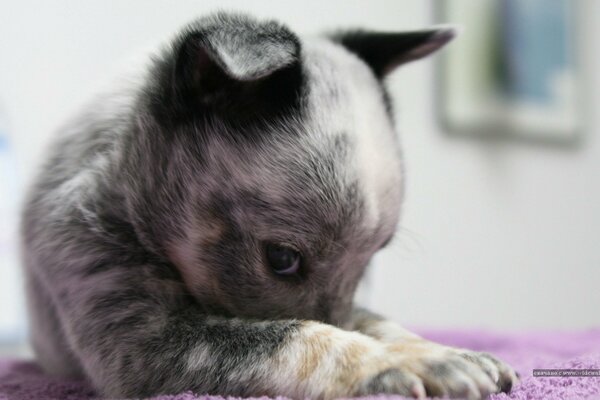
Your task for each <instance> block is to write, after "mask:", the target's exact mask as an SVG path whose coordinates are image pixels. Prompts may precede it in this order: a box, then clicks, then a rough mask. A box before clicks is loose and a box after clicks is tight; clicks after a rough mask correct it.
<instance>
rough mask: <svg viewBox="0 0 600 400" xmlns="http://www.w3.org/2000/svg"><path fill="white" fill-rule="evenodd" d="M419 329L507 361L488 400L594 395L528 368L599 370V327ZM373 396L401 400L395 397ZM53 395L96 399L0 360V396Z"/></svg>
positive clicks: (595, 390)
mask: <svg viewBox="0 0 600 400" xmlns="http://www.w3.org/2000/svg"><path fill="white" fill-rule="evenodd" d="M421 333H422V334H423V336H425V337H428V338H430V339H432V340H435V341H438V342H442V343H446V344H450V345H454V346H460V347H467V348H471V349H474V350H484V351H489V352H492V353H494V354H496V355H497V356H498V357H500V358H502V359H504V360H506V361H507V362H509V363H510V364H512V365H513V366H514V367H515V368H516V369H517V371H518V372H519V374H520V375H521V383H520V384H519V385H518V386H516V387H515V388H514V389H513V391H512V393H511V394H510V395H506V394H500V395H494V396H492V397H491V398H492V399H494V400H504V399H519V400H525V399H549V400H554V399H561V400H562V399H569V400H578V399H587V400H590V399H597V400H600V377H569V378H565V377H543V378H540V377H534V376H532V370H533V369H534V368H544V369H548V368H565V369H583V368H586V369H600V328H599V329H592V330H588V331H583V332H554V333H549V332H544V333H540V332H537V333H521V334H515V333H513V334H501V333H492V332H489V331H473V330H470V331H459V330H444V331H440V330H438V331H421ZM376 398H377V399H386V400H402V399H403V398H402V397H399V396H378V397H376ZM54 399H66V400H82V399H86V400H87V399H98V398H97V397H95V396H94V392H93V391H92V390H91V389H90V388H89V386H87V385H86V384H85V383H84V382H77V381H66V380H60V379H55V378H51V377H48V376H46V375H44V374H43V373H42V372H41V371H40V369H39V368H38V367H37V366H36V365H35V364H34V363H32V362H28V361H15V360H0V400H54ZM152 400H223V398H222V397H219V396H209V395H203V394H193V393H191V392H187V393H180V394H174V395H170V396H159V397H155V398H153V399H152ZM230 400H232V399H230ZM262 400H267V399H265V398H263V399H262ZM279 400H283V399H279Z"/></svg>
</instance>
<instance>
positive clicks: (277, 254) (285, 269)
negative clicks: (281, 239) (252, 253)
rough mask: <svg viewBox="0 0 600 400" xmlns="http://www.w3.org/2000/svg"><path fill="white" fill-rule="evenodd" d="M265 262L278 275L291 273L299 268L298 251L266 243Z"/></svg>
mask: <svg viewBox="0 0 600 400" xmlns="http://www.w3.org/2000/svg"><path fill="white" fill-rule="evenodd" d="M266 255H267V262H268V263H269V267H271V269H272V270H273V271H274V272H275V273H276V274H279V275H292V274H295V273H296V272H298V270H299V269H300V259H301V257H300V253H298V252H297V251H296V250H294V249H291V248H289V247H286V246H280V245H278V244H272V243H270V244H267V248H266Z"/></svg>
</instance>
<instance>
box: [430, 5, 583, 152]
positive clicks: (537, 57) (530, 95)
mask: <svg viewBox="0 0 600 400" xmlns="http://www.w3.org/2000/svg"><path fill="white" fill-rule="evenodd" d="M435 7H436V10H435V11H436V19H437V21H438V22H443V23H453V24H458V25H462V26H463V28H464V31H463V34H462V35H461V38H460V40H457V41H456V43H455V45H454V46H453V47H452V48H450V49H448V50H447V52H446V54H445V55H444V57H442V58H441V61H440V64H439V68H440V70H439V71H438V72H439V74H438V76H439V84H438V88H439V89H440V90H439V93H438V96H437V101H438V104H437V113H438V117H439V119H440V120H441V121H442V123H443V125H444V127H445V128H446V130H447V131H449V132H451V133H453V134H466V135H471V136H475V137H478V138H494V139H498V138H500V139H503V138H511V139H519V140H526V141H531V142H538V143H552V144H563V145H567V144H575V143H577V141H578V138H579V136H580V134H579V132H580V131H581V128H582V125H583V124H582V118H583V117H582V114H583V113H582V111H581V110H582V102H581V87H580V85H581V82H580V81H581V76H580V73H579V68H578V65H577V64H578V62H577V57H576V44H575V42H576V40H575V39H576V37H577V36H578V35H577V32H576V29H575V28H576V24H575V14H576V11H577V10H576V8H577V6H576V2H574V1H570V0H503V1H494V0H459V1H453V2H436V3H435Z"/></svg>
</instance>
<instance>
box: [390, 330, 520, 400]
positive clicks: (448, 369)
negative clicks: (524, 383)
mask: <svg viewBox="0 0 600 400" xmlns="http://www.w3.org/2000/svg"><path fill="white" fill-rule="evenodd" d="M389 348H390V350H391V351H392V352H393V353H394V354H397V355H398V356H399V357H400V358H401V359H402V360H401V362H400V364H401V365H400V366H399V367H398V370H399V371H402V372H403V373H404V374H410V376H416V377H417V378H418V379H419V380H420V382H421V384H422V390H421V388H419V389H418V390H413V393H412V395H413V396H415V397H425V396H430V397H434V396H436V397H437V396H446V397H450V398H466V399H484V398H486V397H487V396H489V395H490V394H492V393H498V392H509V391H510V390H511V388H512V386H513V385H514V384H515V383H516V382H517V376H516V374H515V372H514V371H513V369H512V368H510V367H509V366H508V365H506V364H505V363H503V362H501V361H499V360H498V359H496V358H495V357H493V356H491V355H489V354H487V353H481V352H474V351H469V350H464V349H456V348H452V347H447V346H442V345H438V344H435V343H431V342H427V341H423V340H421V341H420V340H409V341H407V342H405V343H400V344H392V345H390V346H389Z"/></svg>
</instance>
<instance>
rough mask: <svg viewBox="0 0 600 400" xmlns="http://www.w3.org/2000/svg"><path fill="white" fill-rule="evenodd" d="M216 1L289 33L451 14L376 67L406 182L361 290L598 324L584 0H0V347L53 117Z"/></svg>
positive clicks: (596, 71)
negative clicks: (390, 236) (399, 57)
mask: <svg viewBox="0 0 600 400" xmlns="http://www.w3.org/2000/svg"><path fill="white" fill-rule="evenodd" d="M542 3H543V5H542ZM215 9H227V10H228V9H233V10H244V11H248V12H250V13H252V14H254V15H256V16H259V17H274V18H277V19H280V20H282V21H284V22H285V23H287V24H289V25H290V26H291V27H292V28H293V29H294V30H296V31H298V32H303V33H318V32H320V31H323V30H326V29H330V28H335V27H357V26H359V27H365V28H373V29H378V30H391V31H397V30H408V29H420V28H423V27H427V26H429V25H431V24H434V23H440V22H450V23H459V24H461V25H462V26H463V28H464V29H463V32H462V34H461V36H460V38H459V39H458V40H457V41H456V42H455V43H453V44H451V45H450V46H449V47H448V48H447V49H446V50H444V51H443V52H442V53H441V54H439V55H436V56H435V57H433V58H431V59H428V60H426V61H420V62H416V63H414V64H410V65H407V66H405V67H403V68H401V69H399V70H398V71H396V72H394V73H393V74H392V75H391V76H390V77H389V78H388V80H387V85H388V87H389V91H390V93H391V95H392V97H393V99H394V108H395V112H396V114H397V116H398V118H397V127H398V132H399V135H400V136H401V141H402V143H403V149H404V156H405V166H406V169H407V176H408V178H407V194H406V200H405V204H404V211H403V212H404V215H403V219H402V222H401V224H400V226H399V230H398V234H397V236H396V239H395V241H394V242H393V244H392V245H390V246H389V247H388V248H387V249H385V250H384V251H382V252H381V253H380V254H378V255H377V256H376V257H375V259H374V261H373V263H372V266H371V272H370V274H369V276H368V280H367V282H366V285H365V288H364V291H363V292H362V294H361V299H362V301H363V302H365V303H367V304H368V305H369V306H370V307H372V308H373V309H375V310H377V311H379V312H381V313H383V314H384V315H387V316H388V317H390V318H392V319H394V320H396V321H399V322H401V323H403V324H405V325H407V326H410V327H461V328H462V327H464V328H479V327H482V328H490V329H500V330H526V329H584V328H588V327H592V326H600V315H599V313H598V310H599V309H600V290H599V287H600V139H599V137H598V134H597V132H598V131H599V130H600V113H598V112H597V110H596V108H597V107H598V104H600V41H598V40H597V38H598V37H600V2H598V1H595V0H577V1H575V0H573V1H565V0H519V1H511V0H505V1H500V0H497V1H496V0H494V1H492V0H488V1H482V0H453V1H452V2H441V1H434V0H431V1H424V0H369V1H367V0H363V1H349V0H338V1H326V2H325V1H321V0H303V1H282V0H278V1H275V0H263V1H259V0H252V1H248V0H238V1H233V0H230V1H225V0H212V1H209V0H202V1H201V0H197V1H192V0H179V1H177V2H172V1H168V0H129V1H127V2H123V1H117V0H110V1H107V0H105V1H78V0H71V1H67V0H57V1H52V2H48V1H42V0H39V1H31V0H19V1H16V0H15V1H9V0H1V1H0V54H1V56H0V167H1V171H0V263H1V265H0V354H9V353H10V354H14V353H27V347H26V346H25V345H24V343H25V341H26V331H27V330H26V318H25V306H24V298H23V293H22V279H21V275H20V266H19V257H18V241H17V224H18V209H19V203H20V201H21V198H22V196H23V193H24V190H25V188H26V186H27V183H28V182H29V181H30V180H31V178H32V176H33V175H34V173H35V171H36V168H37V166H38V162H39V160H41V158H42V154H43V149H44V147H45V144H46V143H47V142H48V140H49V138H50V137H51V135H52V132H53V131H54V130H55V129H56V128H57V127H58V126H59V125H60V123H61V122H62V121H64V119H65V118H67V117H68V116H69V115H70V114H71V113H72V112H73V110H75V109H76V108H77V106H78V105H79V104H81V102H83V101H84V100H85V99H86V98H88V97H89V96H90V94H91V93H92V92H93V90H94V88H95V87H97V86H98V82H99V81H101V80H102V79H104V78H106V77H107V76H108V74H109V72H110V71H113V70H114V67H115V65H117V64H119V63H121V62H122V61H123V60H124V59H127V58H128V57H129V56H130V55H131V54H132V53H134V52H137V51H138V50H139V49H140V48H144V47H147V46H148V45H151V44H154V43H159V42H160V41H161V40H162V39H164V38H165V37H168V36H169V35H170V34H172V33H173V32H174V31H176V30H177V29H178V28H179V27H180V26H181V25H182V24H183V23H185V22H187V21H189V20H190V19H192V18H194V17H195V16H197V15H200V14H203V13H206V12H210V11H213V10H215Z"/></svg>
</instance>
